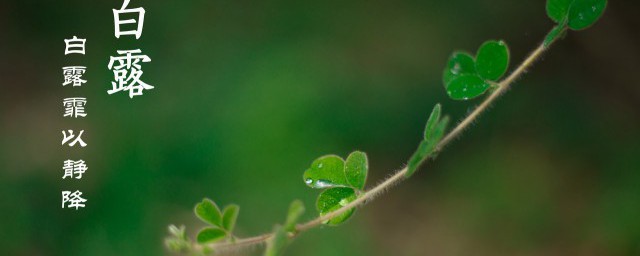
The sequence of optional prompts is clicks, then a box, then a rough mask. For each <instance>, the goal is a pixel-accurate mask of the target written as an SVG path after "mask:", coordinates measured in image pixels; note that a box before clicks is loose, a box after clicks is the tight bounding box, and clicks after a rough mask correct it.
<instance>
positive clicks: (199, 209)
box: [194, 198, 222, 227]
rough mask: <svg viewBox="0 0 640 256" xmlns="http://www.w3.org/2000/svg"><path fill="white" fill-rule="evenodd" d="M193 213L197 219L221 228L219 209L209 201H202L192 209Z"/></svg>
mask: <svg viewBox="0 0 640 256" xmlns="http://www.w3.org/2000/svg"><path fill="white" fill-rule="evenodd" d="M194 212H195V214H196V216H198V218H200V219H201V220H203V221H204V222H206V223H209V224H211V225H214V226H217V227H222V213H221V212H220V208H218V206H217V205H216V203H214V202H213V201H211V199H208V198H205V199H202V202H200V203H198V204H197V205H196V207H195V209H194Z"/></svg>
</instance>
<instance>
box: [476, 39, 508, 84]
mask: <svg viewBox="0 0 640 256" xmlns="http://www.w3.org/2000/svg"><path fill="white" fill-rule="evenodd" d="M508 67H509V48H507V44H506V43H505V42H503V41H487V42H485V43H484V44H482V46H480V49H478V53H477V54H476V70H478V74H479V75H480V76H481V77H482V78H484V79H487V80H492V81H496V80H498V79H500V77H502V75H504V73H505V72H507V68H508Z"/></svg>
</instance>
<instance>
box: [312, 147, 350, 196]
mask: <svg viewBox="0 0 640 256" xmlns="http://www.w3.org/2000/svg"><path fill="white" fill-rule="evenodd" d="M302 177H303V179H304V182H305V183H306V184H307V186H309V187H312V188H331V187H341V186H349V183H348V182H347V178H346V176H345V174H344V160H342V158H340V157H339V156H336V155H327V156H323V157H320V158H318V159H316V160H315V161H313V163H311V168H309V169H307V170H306V171H305V172H304V175H303V176H302Z"/></svg>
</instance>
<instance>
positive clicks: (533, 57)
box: [208, 43, 551, 250]
mask: <svg viewBox="0 0 640 256" xmlns="http://www.w3.org/2000/svg"><path fill="white" fill-rule="evenodd" d="M549 46H551V44H548V45H546V46H545V44H544V43H542V44H540V46H538V48H536V49H535V50H534V51H533V52H532V53H531V54H530V55H529V56H528V57H527V58H526V59H525V60H524V61H523V62H522V63H521V64H520V65H519V66H518V67H517V68H516V70H514V71H513V72H512V73H511V74H510V75H509V76H508V77H507V78H505V79H504V80H502V81H501V82H500V83H498V87H497V89H495V90H494V91H493V92H492V93H491V94H490V95H489V96H488V97H487V98H486V99H485V100H484V101H483V102H482V103H481V104H480V105H478V106H477V107H476V108H475V109H474V110H473V111H472V112H471V113H470V114H469V115H467V116H466V117H465V118H464V119H463V120H462V121H461V122H460V123H458V125H456V127H454V128H453V129H452V130H451V131H450V132H449V133H447V135H446V136H445V137H444V138H442V140H441V141H440V142H439V143H438V145H437V146H436V149H435V152H439V151H441V150H442V149H443V148H444V147H445V146H446V145H448V144H449V143H450V142H451V141H452V140H453V139H455V138H457V137H459V136H460V135H461V134H462V132H463V131H464V130H465V129H466V128H467V127H469V126H470V125H471V124H472V123H473V121H475V120H476V119H477V118H478V117H479V116H480V114H482V113H483V112H484V111H486V110H487V108H488V107H489V106H491V104H493V102H495V100H496V99H498V97H500V96H501V95H502V94H504V93H505V92H506V91H507V90H508V89H509V87H510V86H511V84H512V83H513V82H514V81H516V80H517V79H518V78H520V76H522V75H523V74H524V73H526V71H527V69H528V68H530V67H531V66H532V65H533V64H534V63H535V62H536V61H537V60H538V59H539V58H540V57H541V56H542V54H543V53H544V52H545V51H546V50H547V49H548V48H549ZM418 167H419V166H418ZM407 170H408V169H407V168H406V167H405V168H403V169H401V170H399V171H396V173H395V174H393V176H391V177H389V178H387V179H386V180H384V181H383V182H382V183H380V184H378V185H377V186H375V187H373V188H372V189H370V190H368V191H366V192H365V193H363V194H362V195H361V196H360V197H358V198H357V199H356V200H354V201H352V202H350V203H348V204H346V205H345V206H343V207H341V208H339V209H337V210H335V211H332V212H330V213H328V214H325V215H323V216H320V217H318V218H316V219H313V220H311V221H309V222H306V223H303V224H299V225H297V226H296V232H295V233H291V234H290V237H294V236H296V235H298V234H299V233H301V232H304V231H307V230H309V229H312V228H315V227H317V226H319V225H322V224H323V223H326V222H327V221H329V220H330V219H332V218H334V217H336V216H339V215H341V214H343V213H345V212H346V211H348V210H350V209H353V208H356V207H359V206H362V205H364V204H365V203H367V202H369V201H371V200H373V199H374V198H375V197H377V196H379V195H381V194H382V193H384V192H385V191H387V190H388V189H390V188H391V187H393V186H394V185H396V184H398V183H400V182H402V181H403V180H405V173H406V172H407ZM272 236H273V233H267V234H263V235H259V236H254V237H249V238H243V239H238V240H236V241H235V242H223V243H217V244H211V245H208V246H209V247H210V248H213V249H214V250H219V249H222V250H225V249H233V248H239V247H247V246H253V245H257V244H262V243H265V242H266V241H267V240H269V239H270V238H271V237H272Z"/></svg>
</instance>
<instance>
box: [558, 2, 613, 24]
mask: <svg viewBox="0 0 640 256" xmlns="http://www.w3.org/2000/svg"><path fill="white" fill-rule="evenodd" d="M606 7H607V0H548V1H547V15H549V18H551V19H552V20H553V21H555V22H557V23H558V24H561V23H562V22H563V20H565V19H566V20H567V22H568V25H569V28H571V29H573V30H582V29H585V28H588V27H589V26H591V25H593V24H594V23H596V21H598V19H600V16H602V14H603V13H604V9H605V8H606Z"/></svg>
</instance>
